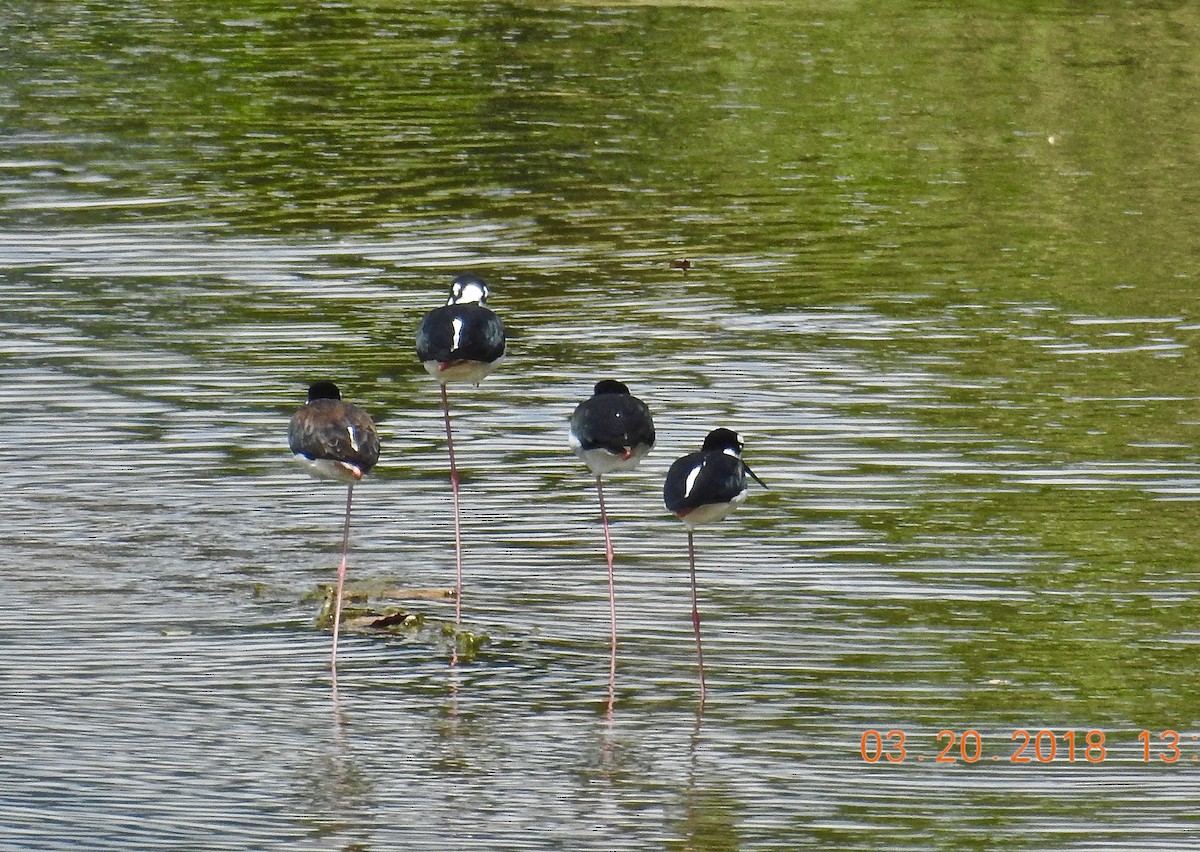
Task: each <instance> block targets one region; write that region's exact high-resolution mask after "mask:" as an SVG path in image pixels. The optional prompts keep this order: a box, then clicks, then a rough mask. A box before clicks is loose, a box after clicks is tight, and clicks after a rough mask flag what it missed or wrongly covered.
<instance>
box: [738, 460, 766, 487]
mask: <svg viewBox="0 0 1200 852" xmlns="http://www.w3.org/2000/svg"><path fill="white" fill-rule="evenodd" d="M742 467H743V468H745V469H746V473H748V474H750V478H751V479H753V480H754V481H755V482H757V483H758V484H759V485H761V486H762V487H763V488H767V483H765V482H763V481H762V480H761V479H759V478H758V476H757V475H756V474H755V473H754V471H752V470H751V469H750V465H748V464H746V463H745V462H742ZM767 490H768V491H770V490H771V489H770V488H767Z"/></svg>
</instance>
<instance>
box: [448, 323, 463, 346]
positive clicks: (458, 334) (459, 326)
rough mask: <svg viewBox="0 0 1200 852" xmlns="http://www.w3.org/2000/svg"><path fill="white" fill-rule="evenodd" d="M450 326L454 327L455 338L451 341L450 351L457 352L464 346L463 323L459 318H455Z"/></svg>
mask: <svg viewBox="0 0 1200 852" xmlns="http://www.w3.org/2000/svg"><path fill="white" fill-rule="evenodd" d="M450 324H451V325H452V326H454V337H453V338H452V339H451V341H450V351H451V352H456V351H458V347H459V346H460V345H461V344H462V333H463V321H462V319H460V318H459V317H455V318H454V319H452V320H451V321H450Z"/></svg>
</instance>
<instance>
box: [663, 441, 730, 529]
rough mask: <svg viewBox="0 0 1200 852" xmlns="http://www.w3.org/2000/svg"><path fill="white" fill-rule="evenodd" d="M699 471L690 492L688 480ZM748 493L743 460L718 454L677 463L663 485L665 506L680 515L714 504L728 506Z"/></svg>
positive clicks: (690, 457) (693, 456) (688, 457)
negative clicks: (727, 504)
mask: <svg viewBox="0 0 1200 852" xmlns="http://www.w3.org/2000/svg"><path fill="white" fill-rule="evenodd" d="M697 467H699V468H700V472H699V473H698V474H696V478H695V480H694V481H693V482H692V487H691V489H688V487H687V485H688V477H689V476H690V475H691V472H692V471H693V470H695V469H696V468H697ZM745 490H746V467H745V465H744V464H743V463H742V460H741V459H739V458H735V457H734V456H731V455H729V454H728V453H724V452H720V451H719V450H718V451H712V450H709V451H704V450H702V451H700V452H698V453H689V454H688V455H686V456H684V457H683V458H680V459H676V460H675V463H674V464H672V465H671V468H670V470H668V471H667V479H666V482H665V483H664V484H663V503H665V504H666V507H667V509H668V510H669V511H671V512H674V513H676V514H678V513H679V512H682V511H687V510H689V509H696V508H699V507H700V506H707V505H710V504H713V503H728V502H729V501H730V500H733V499H734V498H735V497H737V496H738V495H739V494H741V493H742V492H743V491H745Z"/></svg>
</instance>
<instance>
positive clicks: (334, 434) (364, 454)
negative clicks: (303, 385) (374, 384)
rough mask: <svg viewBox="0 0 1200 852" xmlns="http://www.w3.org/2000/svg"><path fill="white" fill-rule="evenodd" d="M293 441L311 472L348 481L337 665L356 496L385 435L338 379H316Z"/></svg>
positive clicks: (292, 426) (333, 657) (296, 419)
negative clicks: (347, 399) (381, 435)
mask: <svg viewBox="0 0 1200 852" xmlns="http://www.w3.org/2000/svg"><path fill="white" fill-rule="evenodd" d="M288 446H289V447H291V450H292V453H294V454H295V457H296V461H298V462H300V464H301V465H303V466H304V468H305V470H307V471H308V472H309V473H310V474H312V475H313V476H315V477H317V478H318V479H332V480H336V481H338V482H344V483H346V519H345V521H344V523H343V525H342V561H341V564H340V565H338V572H337V592H336V595H335V598H334V609H333V650H332V652H331V654H330V663H329V664H330V668H331V669H333V670H334V671H336V670H337V643H338V628H339V627H340V626H341V620H342V588H343V586H344V585H345V582H346V554H347V551H348V550H349V547H350V502H351V499H352V497H353V495H354V484H355V483H356V482H358V481H359V480H361V479H362V478H363V477H364V476H366V475H367V474H368V473H370V472H371V468H373V467H375V463H376V462H377V461H379V436H378V434H376V432H375V423H374V422H373V421H372V420H371V416H370V415H369V414H367V413H366V412H365V411H363V410H362V409H361V408H359V407H358V406H357V405H352V404H351V403H348V402H343V401H342V394H341V392H340V391H339V390H338V387H337V385H335V384H334V383H333V382H327V381H320V382H314V383H313V384H312V385H311V386H310V387H309V389H308V402H307V404H305V405H304V406H303V407H302V408H301V409H300V410H299V411H297V412H296V413H295V414H293V415H292V419H291V422H290V423H289V424H288Z"/></svg>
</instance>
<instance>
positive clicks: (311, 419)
mask: <svg viewBox="0 0 1200 852" xmlns="http://www.w3.org/2000/svg"><path fill="white" fill-rule="evenodd" d="M351 426H353V427H354V441H351V439H350V431H349V427H351ZM355 444H357V447H356V446H355ZM288 446H289V447H290V448H291V450H292V452H293V453H295V454H296V455H302V456H305V457H307V458H310V459H332V460H333V461H341V462H348V463H349V464H352V465H354V466H355V467H357V468H358V469H359V470H361V471H362V472H363V473H364V474H365V473H368V472H369V471H370V470H371V468H373V467H374V466H375V463H376V462H377V461H379V435H377V434H376V432H375V424H374V422H373V421H372V420H371V416H370V415H369V414H367V413H366V412H365V411H363V410H362V409H361V408H359V407H358V406H357V405H353V404H351V403H348V402H342V401H341V400H336V399H316V400H313V401H312V402H310V403H308V404H307V405H305V406H304V407H303V408H301V409H300V410H299V411H297V412H296V413H295V414H294V415H292V420H291V422H290V423H289V424H288Z"/></svg>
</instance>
